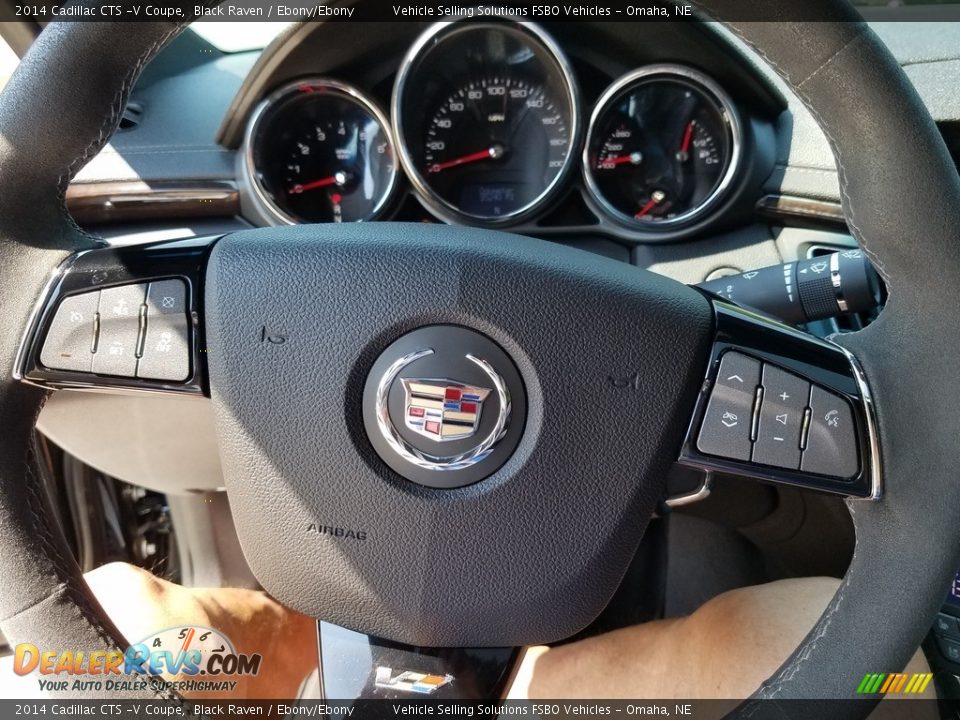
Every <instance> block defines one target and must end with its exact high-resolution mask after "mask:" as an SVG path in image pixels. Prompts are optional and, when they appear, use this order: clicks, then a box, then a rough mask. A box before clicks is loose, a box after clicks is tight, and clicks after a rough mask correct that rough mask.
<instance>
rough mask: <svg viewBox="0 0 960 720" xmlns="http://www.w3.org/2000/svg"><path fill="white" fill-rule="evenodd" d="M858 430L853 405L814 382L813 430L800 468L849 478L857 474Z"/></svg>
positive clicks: (811, 407)
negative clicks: (854, 420)
mask: <svg viewBox="0 0 960 720" xmlns="http://www.w3.org/2000/svg"><path fill="white" fill-rule="evenodd" d="M859 467H860V464H859V461H858V458H857V433H856V428H855V427H854V425H853V413H852V412H851V411H850V405H849V403H847V401H846V400H844V399H843V398H841V397H838V396H836V395H834V394H833V393H830V392H827V391H826V390H824V389H823V388H820V387H817V386H816V385H814V387H813V389H812V390H811V391H810V430H809V431H808V433H807V444H806V448H805V449H804V451H803V461H802V463H801V465H800V469H801V470H803V471H804V472H809V473H817V474H818V475H830V476H832V477H839V478H848V477H853V476H854V475H856V474H857V470H858V469H859Z"/></svg>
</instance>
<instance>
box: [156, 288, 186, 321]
mask: <svg viewBox="0 0 960 720" xmlns="http://www.w3.org/2000/svg"><path fill="white" fill-rule="evenodd" d="M147 308H148V312H149V313H150V314H151V315H152V314H154V313H157V314H160V315H186V313H187V286H186V285H184V283H183V280H158V281H156V282H152V283H150V288H149V289H148V290H147Z"/></svg>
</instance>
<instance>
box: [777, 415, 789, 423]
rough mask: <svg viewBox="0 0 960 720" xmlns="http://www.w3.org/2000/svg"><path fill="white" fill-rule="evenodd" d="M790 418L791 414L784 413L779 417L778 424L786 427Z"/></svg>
mask: <svg viewBox="0 0 960 720" xmlns="http://www.w3.org/2000/svg"><path fill="white" fill-rule="evenodd" d="M788 417H789V413H783V414H782V415H777V422H778V423H780V424H781V425H786V424H787V418H788Z"/></svg>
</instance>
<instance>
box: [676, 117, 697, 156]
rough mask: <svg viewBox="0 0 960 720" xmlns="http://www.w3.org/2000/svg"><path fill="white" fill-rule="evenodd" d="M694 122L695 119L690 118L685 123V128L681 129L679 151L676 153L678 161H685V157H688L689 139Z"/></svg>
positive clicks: (691, 137) (691, 135) (695, 122)
mask: <svg viewBox="0 0 960 720" xmlns="http://www.w3.org/2000/svg"><path fill="white" fill-rule="evenodd" d="M696 124H697V121H696V120H691V121H690V122H689V123H688V124H687V129H686V130H684V131H683V141H682V142H681V143H680V151H679V152H678V153H677V160H679V161H680V162H686V160H687V158H688V157H690V141H691V140H692V139H693V128H694V127H695V126H696Z"/></svg>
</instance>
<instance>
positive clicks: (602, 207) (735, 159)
mask: <svg viewBox="0 0 960 720" xmlns="http://www.w3.org/2000/svg"><path fill="white" fill-rule="evenodd" d="M656 78H663V79H666V80H679V81H681V82H685V83H687V84H689V85H693V86H694V87H696V88H697V89H699V90H701V91H703V92H704V93H705V94H706V95H707V96H708V97H709V98H711V99H712V100H713V101H714V102H716V104H717V107H719V108H720V110H721V113H722V115H723V117H724V119H725V120H726V122H727V126H728V127H729V129H730V158H729V161H728V164H727V169H726V170H725V171H724V174H723V177H722V178H721V180H720V183H719V184H718V185H717V187H716V188H714V190H713V192H711V193H710V195H708V196H707V197H706V198H705V199H704V200H703V201H702V202H701V203H700V204H699V205H698V206H697V207H695V208H692V209H691V210H688V211H687V212H685V213H683V214H682V215H678V216H677V217H675V218H671V219H669V220H659V221H657V222H655V223H650V222H642V221H638V220H636V219H634V218H632V217H630V216H629V215H626V214H625V213H622V212H620V211H619V210H618V209H617V208H615V207H614V206H613V205H611V204H610V202H608V201H607V199H606V198H605V197H604V196H603V193H602V192H601V191H600V189H599V188H598V187H597V184H596V181H595V179H594V177H593V169H592V168H591V164H590V146H591V138H592V137H593V133H594V126H595V125H596V123H597V122H598V120H599V119H600V116H601V115H603V114H604V113H605V112H606V111H607V110H608V109H609V106H610V104H611V103H612V102H613V101H614V100H616V99H617V98H618V97H619V96H620V95H621V94H623V93H624V92H626V91H627V90H629V89H631V88H632V86H635V85H641V84H643V83H645V82H647V81H649V80H652V79H656ZM742 158H743V121H742V120H741V118H740V114H739V112H737V108H736V105H734V103H733V100H732V99H731V98H730V96H729V95H728V94H727V93H726V91H725V90H724V89H723V88H722V87H721V86H720V85H719V84H718V83H717V82H716V81H715V80H713V79H712V78H710V77H708V76H707V75H704V74H703V73H702V72H700V71H699V70H694V69H693V68H690V67H687V66H686V65H676V64H672V63H659V64H656V65H645V66H643V67H641V68H637V69H636V70H634V71H632V72H629V73H627V74H626V75H623V76H621V77H620V78H618V79H617V80H615V81H614V82H613V83H612V84H611V85H610V86H609V87H608V88H607V89H606V90H604V91H603V93H602V94H601V95H600V97H599V99H598V100H597V102H596V104H595V105H594V107H593V112H592V113H591V114H590V124H589V125H588V126H587V134H586V137H585V139H584V143H583V153H582V154H581V159H580V165H581V169H582V174H583V181H584V185H585V187H586V189H587V194H586V197H587V200H588V201H589V202H590V204H591V205H593V206H594V209H595V210H596V211H598V212H599V213H600V214H601V215H604V216H606V217H609V218H610V219H612V220H614V221H616V222H618V223H619V224H620V225H622V226H624V227H626V228H629V229H630V230H631V231H633V232H635V233H636V234H638V235H641V236H649V237H657V236H659V235H660V234H661V233H662V232H665V231H668V230H675V229H676V228H678V227H679V226H684V225H689V224H691V223H693V222H694V221H696V220H702V219H703V218H704V217H705V216H706V215H707V214H708V213H710V212H711V211H712V210H713V209H714V208H715V206H716V205H717V203H718V202H719V201H720V200H721V199H722V198H723V197H724V196H725V195H726V194H727V192H728V191H729V190H730V188H731V187H732V186H733V181H734V179H735V178H736V177H737V175H738V173H739V171H740V165H741V160H742Z"/></svg>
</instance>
